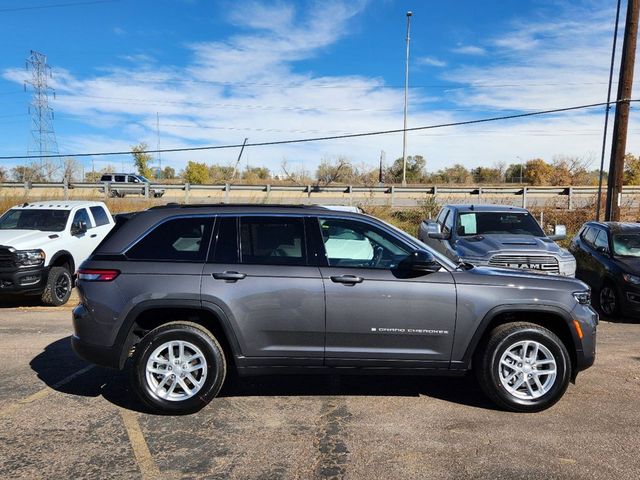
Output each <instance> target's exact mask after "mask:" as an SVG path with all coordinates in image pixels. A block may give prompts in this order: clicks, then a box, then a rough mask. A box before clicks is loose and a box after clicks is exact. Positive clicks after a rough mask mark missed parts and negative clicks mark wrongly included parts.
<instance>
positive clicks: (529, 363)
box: [475, 322, 571, 412]
mask: <svg viewBox="0 0 640 480" xmlns="http://www.w3.org/2000/svg"><path fill="white" fill-rule="evenodd" d="M475 370H476V375H477V378H478V381H479V383H480V386H481V388H482V389H483V390H484V392H485V393H486V394H487V396H488V397H489V398H491V399H492V400H493V401H494V402H495V403H497V404H498V405H499V406H501V407H503V408H505V409H507V410H511V411H514V412H537V411H540V410H544V409H546V408H549V407H550V406H552V405H553V404H554V403H556V402H557V401H558V400H560V398H561V397H562V395H563V394H564V392H565V391H566V389H567V386H568V385H569V380H570V378H571V360H570V359H569V354H568V352H567V349H566V347H565V346H564V344H563V343H562V340H560V339H559V338H558V336H557V335H555V334H554V333H553V332H551V331H550V330H548V329H546V328H543V327H541V326H539V325H536V324H532V323H525V322H517V323H508V324H505V325H500V326H498V327H496V328H495V329H494V330H493V331H492V332H491V333H490V334H489V338H488V341H487V343H486V345H485V346H484V348H483V349H481V350H480V352H479V353H478V355H477V357H476V362H475Z"/></svg>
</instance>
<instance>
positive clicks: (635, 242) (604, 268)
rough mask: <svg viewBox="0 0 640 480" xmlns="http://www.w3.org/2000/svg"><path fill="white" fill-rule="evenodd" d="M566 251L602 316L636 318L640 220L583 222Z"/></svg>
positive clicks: (639, 305)
mask: <svg viewBox="0 0 640 480" xmlns="http://www.w3.org/2000/svg"><path fill="white" fill-rule="evenodd" d="M569 250H570V251H571V253H573V255H574V257H576V263H577V269H576V277H577V278H579V279H580V280H582V281H584V282H585V283H587V284H588V285H589V286H590V287H591V289H592V291H593V293H594V295H593V298H594V299H595V302H594V303H596V304H597V305H598V306H599V307H600V310H601V311H602V313H603V314H604V315H606V316H608V317H616V316H619V315H627V316H633V317H640V223H620V222H588V223H585V224H584V225H583V226H582V228H581V229H580V231H579V232H578V234H577V235H576V236H575V237H574V238H573V240H572V241H571V246H570V247H569Z"/></svg>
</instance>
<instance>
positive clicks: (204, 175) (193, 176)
mask: <svg viewBox="0 0 640 480" xmlns="http://www.w3.org/2000/svg"><path fill="white" fill-rule="evenodd" d="M182 177H183V178H184V181H185V182H187V183H192V184H194V185H201V184H203V183H209V167H207V164H206V163H200V162H191V161H190V162H189V163H187V167H186V168H185V169H184V173H183V175H182Z"/></svg>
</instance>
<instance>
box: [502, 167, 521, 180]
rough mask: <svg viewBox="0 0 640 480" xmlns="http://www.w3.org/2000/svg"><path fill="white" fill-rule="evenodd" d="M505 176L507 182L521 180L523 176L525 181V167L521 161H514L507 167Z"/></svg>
mask: <svg viewBox="0 0 640 480" xmlns="http://www.w3.org/2000/svg"><path fill="white" fill-rule="evenodd" d="M504 176H505V179H506V181H507V182H519V181H520V179H521V178H522V180H523V181H524V168H522V165H521V164H519V163H512V164H511V165H509V166H508V167H507V170H506V171H505V174H504Z"/></svg>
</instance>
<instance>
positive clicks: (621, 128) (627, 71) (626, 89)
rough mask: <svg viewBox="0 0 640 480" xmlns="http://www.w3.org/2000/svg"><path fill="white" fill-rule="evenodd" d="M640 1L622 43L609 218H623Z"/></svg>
mask: <svg viewBox="0 0 640 480" xmlns="http://www.w3.org/2000/svg"><path fill="white" fill-rule="evenodd" d="M639 2H640V0H628V2H627V20H626V24H625V29H624V43H623V44H622V59H621V61H620V78H619V80H618V96H617V97H616V115H615V120H614V123H613V138H612V144H611V159H610V163H609V178H608V182H607V209H606V212H605V217H604V219H605V221H615V222H617V221H618V220H620V199H621V197H622V181H623V175H624V156H625V153H626V147H627V127H628V124H629V103H630V102H629V100H630V99H631V90H632V87H633V67H634V63H635V56H636V43H637V40H638V6H639V5H638V3H639Z"/></svg>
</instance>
